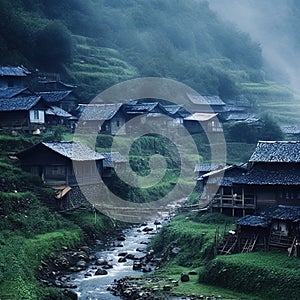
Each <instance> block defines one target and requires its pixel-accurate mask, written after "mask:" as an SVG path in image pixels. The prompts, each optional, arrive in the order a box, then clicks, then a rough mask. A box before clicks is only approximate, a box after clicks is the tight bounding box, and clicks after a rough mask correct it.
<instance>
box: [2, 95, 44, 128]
mask: <svg viewBox="0 0 300 300" xmlns="http://www.w3.org/2000/svg"><path fill="white" fill-rule="evenodd" d="M48 107H49V106H48V104H47V103H46V101H45V100H44V99H43V98H42V97H41V96H28V97H15V98H3V99H0V128H2V129H15V130H25V131H29V132H32V131H34V130H36V129H39V128H40V127H41V126H43V125H44V124H45V111H46V110H47V109H48Z"/></svg>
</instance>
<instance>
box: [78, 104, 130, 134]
mask: <svg viewBox="0 0 300 300" xmlns="http://www.w3.org/2000/svg"><path fill="white" fill-rule="evenodd" d="M76 114H77V116H78V119H79V122H78V128H79V130H81V131H87V132H88V131H91V132H99V133H103V134H112V135H115V134H125V133H126V129H125V126H124V125H125V115H124V113H123V111H122V103H114V104H79V106H78V108H77V110H76Z"/></svg>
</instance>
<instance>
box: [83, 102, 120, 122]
mask: <svg viewBox="0 0 300 300" xmlns="http://www.w3.org/2000/svg"><path fill="white" fill-rule="evenodd" d="M121 107H122V103H114V104H79V107H78V111H79V114H80V119H81V120H82V121H98V120H110V119H111V118H112V117H113V116H114V115H115V114H116V113H117V112H118V111H119V110H120V108H121Z"/></svg>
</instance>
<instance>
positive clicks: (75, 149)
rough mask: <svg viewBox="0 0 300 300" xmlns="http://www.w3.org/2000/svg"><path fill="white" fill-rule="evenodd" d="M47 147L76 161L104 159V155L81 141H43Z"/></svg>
mask: <svg viewBox="0 0 300 300" xmlns="http://www.w3.org/2000/svg"><path fill="white" fill-rule="evenodd" d="M42 144H43V145H44V146H46V147H47V148H49V149H51V150H53V151H55V152H56V153H59V154H61V155H62V156H64V157H67V158H70V159H71V160H75V161H88V160H100V159H104V157H103V155H101V154H100V153H97V152H95V151H94V150H92V149H90V148H89V147H88V146H86V145H85V144H82V143H80V142H56V143H42Z"/></svg>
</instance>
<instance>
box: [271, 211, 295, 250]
mask: <svg viewBox="0 0 300 300" xmlns="http://www.w3.org/2000/svg"><path fill="white" fill-rule="evenodd" d="M270 218H271V233H270V239H269V247H271V248H288V247H290V246H291V245H292V244H293V243H295V242H296V241H297V242H299V241H300V206H286V205H279V206H278V207H277V208H276V209H275V210H274V211H273V212H271V214H270ZM299 254H300V253H299Z"/></svg>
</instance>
